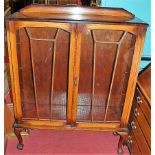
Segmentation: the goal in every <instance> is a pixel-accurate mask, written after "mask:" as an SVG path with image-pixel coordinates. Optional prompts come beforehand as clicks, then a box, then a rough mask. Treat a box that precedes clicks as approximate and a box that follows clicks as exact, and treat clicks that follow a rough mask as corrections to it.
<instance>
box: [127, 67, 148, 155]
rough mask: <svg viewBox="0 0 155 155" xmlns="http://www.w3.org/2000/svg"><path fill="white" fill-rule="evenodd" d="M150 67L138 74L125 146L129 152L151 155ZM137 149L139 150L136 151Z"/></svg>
mask: <svg viewBox="0 0 155 155" xmlns="http://www.w3.org/2000/svg"><path fill="white" fill-rule="evenodd" d="M150 88H151V65H149V66H148V67H147V69H145V70H144V71H142V72H141V73H140V74H139V77H138V80H137V87H136V90H135V96H134V99H133V105H132V110H131V115H130V120H129V124H128V126H129V130H130V131H129V136H128V138H127V145H128V147H129V150H130V152H131V153H132V154H133V155H134V154H135V155H137V154H147V155H150V154H151V103H150V101H151V95H150V94H151V89H150ZM137 147H138V148H139V149H137Z"/></svg>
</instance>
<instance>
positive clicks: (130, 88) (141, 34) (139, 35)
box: [72, 23, 147, 129]
mask: <svg viewBox="0 0 155 155" xmlns="http://www.w3.org/2000/svg"><path fill="white" fill-rule="evenodd" d="M146 28H147V25H145V24H142V25H141V26H139V25H137V24H132V25H123V24H115V25H114V24H113V23H112V24H110V23H109V24H107V23H106V24H104V25H103V24H96V23H94V24H82V23H80V24H77V39H76V40H77V41H76V44H77V45H76V49H77V50H76V54H75V60H76V62H75V64H74V77H75V78H76V83H77V85H76V87H75V88H74V93H73V106H72V109H73V113H72V120H73V124H76V126H77V127H79V128H80V127H82V128H83V127H84V128H91V127H94V128H98V127H100V128H109V129H119V128H126V127H127V123H128V119H129V115H130V110H131V106H132V100H133V96H134V90H135V87H136V81H137V76H138V69H139V65H140V60H141V54H142V49H143V43H144V38H145V33H146ZM93 29H94V30H97V29H104V30H121V31H126V32H129V33H131V34H133V35H135V37H136V41H135V49H134V55H133V59H132V64H131V69H130V75H129V80H128V84H127V91H126V97H125V101H124V106H123V109H122V111H123V113H122V115H121V120H120V123H112V124H111V123H87V122H86V123H85V122H83V123H77V122H76V117H77V98H78V84H79V77H80V75H79V74H80V52H81V51H80V50H81V34H82V33H83V32H84V33H85V32H86V31H89V30H93Z"/></svg>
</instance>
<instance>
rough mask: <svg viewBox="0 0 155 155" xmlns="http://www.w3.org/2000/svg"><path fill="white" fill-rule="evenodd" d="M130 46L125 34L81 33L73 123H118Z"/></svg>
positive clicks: (132, 38) (130, 37) (131, 39)
mask: <svg viewBox="0 0 155 155" xmlns="http://www.w3.org/2000/svg"><path fill="white" fill-rule="evenodd" d="M134 44H135V36H134V35H132V34H131V33H128V32H125V31H113V30H102V29H99V30H90V31H87V33H82V39H81V56H80V77H79V88H78V101H77V122H103V123H104V122H119V120H120V118H121V113H122V108H123V103H124V99H125V93H126V88H127V82H128V78H129V73H130V66H131V62H132V56H133V51H134Z"/></svg>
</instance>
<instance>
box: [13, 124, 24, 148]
mask: <svg viewBox="0 0 155 155" xmlns="http://www.w3.org/2000/svg"><path fill="white" fill-rule="evenodd" d="M22 131H23V128H19V127H18V128H16V127H15V128H14V133H15V135H16V137H17V139H18V142H19V143H18V144H17V149H18V150H22V149H23V146H24V144H23V139H22V136H21V132H22Z"/></svg>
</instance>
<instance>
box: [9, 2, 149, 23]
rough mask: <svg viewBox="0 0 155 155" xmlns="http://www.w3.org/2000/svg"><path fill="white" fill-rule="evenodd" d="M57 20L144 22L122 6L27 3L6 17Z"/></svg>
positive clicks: (12, 18) (10, 18)
mask: <svg viewBox="0 0 155 155" xmlns="http://www.w3.org/2000/svg"><path fill="white" fill-rule="evenodd" d="M19 19H20V20H39V21H40V20H44V21H49V20H59V21H71V22H76V21H81V22H82V21H83V22H84V21H86V22H119V23H126V22H128V23H140V24H146V23H145V22H143V21H141V20H140V19H138V18H136V17H135V16H134V15H133V14H132V13H130V12H128V11H127V10H125V9H123V8H108V7H83V6H53V5H36V4H35V5H34V4H32V5H29V6H26V7H24V8H22V9H21V10H20V11H19V12H16V13H14V14H12V15H10V16H9V17H8V20H19Z"/></svg>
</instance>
